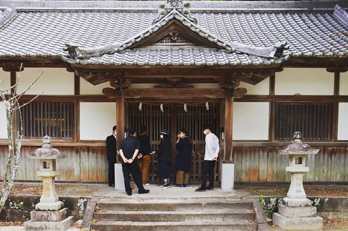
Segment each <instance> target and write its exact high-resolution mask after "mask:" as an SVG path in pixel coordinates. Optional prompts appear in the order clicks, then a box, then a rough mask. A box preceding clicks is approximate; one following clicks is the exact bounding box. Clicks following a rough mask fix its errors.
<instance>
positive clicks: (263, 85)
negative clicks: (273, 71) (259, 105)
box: [239, 78, 269, 95]
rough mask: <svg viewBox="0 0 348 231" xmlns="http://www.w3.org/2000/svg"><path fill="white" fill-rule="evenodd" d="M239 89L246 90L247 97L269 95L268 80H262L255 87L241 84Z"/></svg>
mask: <svg viewBox="0 0 348 231" xmlns="http://www.w3.org/2000/svg"><path fill="white" fill-rule="evenodd" d="M239 87H244V88H246V89H247V93H246V94H247V95H268V94H269V78H267V79H264V80H263V81H261V82H260V83H258V84H256V85H252V84H249V83H244V82H241V83H240V85H239Z"/></svg>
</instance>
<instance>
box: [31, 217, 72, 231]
mask: <svg viewBox="0 0 348 231" xmlns="http://www.w3.org/2000/svg"><path fill="white" fill-rule="evenodd" d="M73 223H74V220H73V217H72V216H70V217H68V218H66V219H65V220H62V221H57V222H48V221H43V222H40V221H39V222H35V221H27V222H24V227H25V231H40V230H45V231H66V230H68V229H69V228H70V227H71V226H72V225H73Z"/></svg>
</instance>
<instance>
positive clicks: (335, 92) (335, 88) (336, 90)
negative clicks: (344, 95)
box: [334, 71, 340, 95]
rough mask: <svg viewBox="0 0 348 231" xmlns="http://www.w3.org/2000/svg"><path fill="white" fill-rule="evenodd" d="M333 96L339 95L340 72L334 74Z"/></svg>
mask: <svg viewBox="0 0 348 231" xmlns="http://www.w3.org/2000/svg"><path fill="white" fill-rule="evenodd" d="M334 81H335V82H334V95H340V72H338V71H336V72H335V80H334Z"/></svg>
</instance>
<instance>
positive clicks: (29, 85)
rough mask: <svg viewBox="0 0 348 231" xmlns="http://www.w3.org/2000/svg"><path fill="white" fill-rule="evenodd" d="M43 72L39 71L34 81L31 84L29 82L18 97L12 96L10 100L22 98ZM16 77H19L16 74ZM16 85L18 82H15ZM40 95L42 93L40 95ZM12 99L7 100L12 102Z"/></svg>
mask: <svg viewBox="0 0 348 231" xmlns="http://www.w3.org/2000/svg"><path fill="white" fill-rule="evenodd" d="M43 73H44V72H43V71H41V72H40V74H39V75H38V76H37V77H36V78H35V79H34V81H33V82H31V84H30V85H29V86H28V87H27V89H25V90H24V91H23V92H22V93H20V94H19V95H14V96H13V97H12V98H13V99H17V100H18V99H19V98H21V97H22V95H24V94H25V93H26V92H27V91H29V90H30V88H31V87H32V86H33V85H34V84H35V83H36V81H37V80H38V79H39V78H40V77H41V75H42V74H43ZM18 76H19V74H18ZM17 83H18V82H17ZM17 83H16V84H17ZM41 94H42V93H41ZM12 98H10V99H9V100H12Z"/></svg>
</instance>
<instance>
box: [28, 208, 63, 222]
mask: <svg viewBox="0 0 348 231" xmlns="http://www.w3.org/2000/svg"><path fill="white" fill-rule="evenodd" d="M67 210H68V208H63V209H61V210H59V211H31V212H30V220H31V221H35V222H37V221H51V222H52V221H62V220H64V219H65V218H66V212H67Z"/></svg>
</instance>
